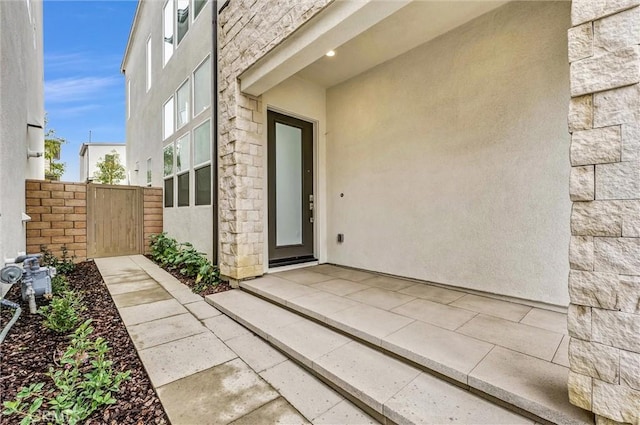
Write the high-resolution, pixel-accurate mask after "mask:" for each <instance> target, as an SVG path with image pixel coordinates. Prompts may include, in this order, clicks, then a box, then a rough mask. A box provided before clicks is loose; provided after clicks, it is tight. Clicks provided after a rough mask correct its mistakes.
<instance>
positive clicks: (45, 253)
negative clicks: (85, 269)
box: [40, 245, 76, 274]
mask: <svg viewBox="0 0 640 425" xmlns="http://www.w3.org/2000/svg"><path fill="white" fill-rule="evenodd" d="M40 251H42V258H41V259H40V264H41V265H42V266H45V267H55V268H56V271H57V272H58V273H61V274H69V273H71V272H72V271H74V270H75V269H76V264H75V263H74V262H73V259H74V258H75V256H74V257H71V258H69V250H68V249H67V247H66V246H64V245H63V246H62V258H61V259H60V258H58V257H56V256H55V255H53V252H51V250H49V249H48V248H47V247H46V245H40Z"/></svg>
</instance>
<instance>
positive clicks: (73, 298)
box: [40, 291, 86, 333]
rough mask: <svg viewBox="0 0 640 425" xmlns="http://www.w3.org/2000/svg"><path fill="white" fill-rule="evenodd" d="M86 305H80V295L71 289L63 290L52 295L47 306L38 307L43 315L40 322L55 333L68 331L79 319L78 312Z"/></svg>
mask: <svg viewBox="0 0 640 425" xmlns="http://www.w3.org/2000/svg"><path fill="white" fill-rule="evenodd" d="M85 309H86V307H85V306H84V305H82V298H81V297H80V295H78V294H76V293H75V292H72V291H64V292H63V293H62V294H61V295H58V296H54V297H53V298H52V299H51V302H50V303H49V305H48V306H44V307H41V308H40V314H42V315H43V316H44V320H43V321H42V323H43V324H44V325H45V326H46V327H47V328H49V329H51V330H52V331H54V332H57V333H64V332H69V331H70V330H72V329H73V328H75V327H76V325H77V324H78V321H79V320H80V312H82V311H84V310H85Z"/></svg>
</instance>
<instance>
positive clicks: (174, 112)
mask: <svg viewBox="0 0 640 425" xmlns="http://www.w3.org/2000/svg"><path fill="white" fill-rule="evenodd" d="M172 100H173V107H172V108H171V109H172V110H171V116H172V117H173V124H172V125H171V133H170V134H169V135H165V134H164V129H165V124H166V119H165V118H166V114H165V113H164V108H165V106H166V105H167V103H169V102H171V101H172ZM175 132H176V102H175V96H174V95H171V96H170V97H169V99H167V100H166V101H165V102H164V103H163V104H162V140H167V139H168V138H170V137H171V136H173V135H174V134H175Z"/></svg>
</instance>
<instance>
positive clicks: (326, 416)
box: [313, 400, 378, 425]
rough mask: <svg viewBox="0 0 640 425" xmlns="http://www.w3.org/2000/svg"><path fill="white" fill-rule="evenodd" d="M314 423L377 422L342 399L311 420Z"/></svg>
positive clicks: (359, 424)
mask: <svg viewBox="0 0 640 425" xmlns="http://www.w3.org/2000/svg"><path fill="white" fill-rule="evenodd" d="M313 423H314V424H315V425H336V424H349V425H375V424H377V423H378V421H376V420H375V419H373V418H372V417H371V416H369V415H367V414H366V413H364V412H363V411H362V410H360V409H358V408H357V407H355V406H354V405H353V403H351V402H349V401H347V400H343V401H341V402H340V403H338V404H336V405H335V406H333V407H332V408H331V409H329V410H327V411H326V412H324V413H323V414H322V415H320V416H318V417H317V418H315V419H314V420H313Z"/></svg>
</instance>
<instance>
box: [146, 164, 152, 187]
mask: <svg viewBox="0 0 640 425" xmlns="http://www.w3.org/2000/svg"><path fill="white" fill-rule="evenodd" d="M152 167H153V161H152V159H151V157H149V158H147V187H151V184H152V182H153V168H152Z"/></svg>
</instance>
